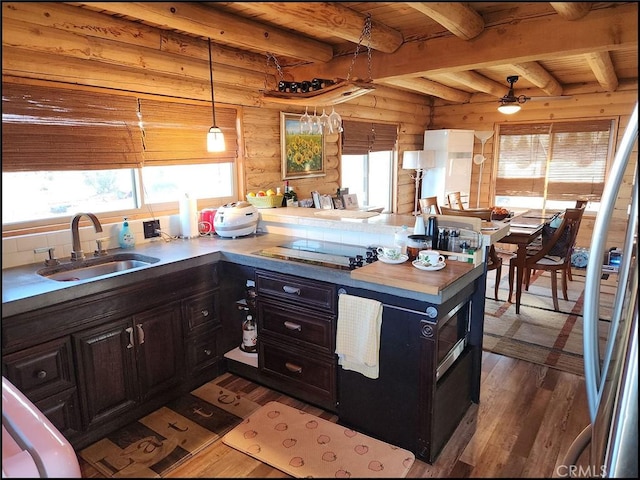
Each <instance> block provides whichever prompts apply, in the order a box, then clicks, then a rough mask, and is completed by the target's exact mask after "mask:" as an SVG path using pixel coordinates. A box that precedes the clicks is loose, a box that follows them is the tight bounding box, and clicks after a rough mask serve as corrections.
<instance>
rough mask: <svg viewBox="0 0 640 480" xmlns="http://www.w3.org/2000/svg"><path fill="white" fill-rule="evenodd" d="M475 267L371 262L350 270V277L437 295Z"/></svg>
mask: <svg viewBox="0 0 640 480" xmlns="http://www.w3.org/2000/svg"><path fill="white" fill-rule="evenodd" d="M474 268H475V267H474V265H473V264H472V263H466V262H458V261H455V260H452V261H448V262H446V266H445V267H444V268H443V269H442V270H435V271H427V270H419V269H417V268H416V267H414V266H413V265H412V264H411V262H410V261H406V262H404V263H400V264H389V263H383V262H373V263H370V264H369V265H365V266H364V267H361V268H357V269H355V270H352V271H351V278H353V279H355V280H362V281H365V282H372V283H378V284H381V285H388V286H390V287H396V288H404V289H408V290H413V291H416V292H421V293H427V294H430V295H438V294H440V292H442V291H443V290H445V289H446V288H447V287H449V286H450V285H452V284H453V283H454V282H456V281H457V280H459V279H460V278H461V277H462V276H463V275H465V274H467V273H469V272H470V271H471V270H473V269H474Z"/></svg>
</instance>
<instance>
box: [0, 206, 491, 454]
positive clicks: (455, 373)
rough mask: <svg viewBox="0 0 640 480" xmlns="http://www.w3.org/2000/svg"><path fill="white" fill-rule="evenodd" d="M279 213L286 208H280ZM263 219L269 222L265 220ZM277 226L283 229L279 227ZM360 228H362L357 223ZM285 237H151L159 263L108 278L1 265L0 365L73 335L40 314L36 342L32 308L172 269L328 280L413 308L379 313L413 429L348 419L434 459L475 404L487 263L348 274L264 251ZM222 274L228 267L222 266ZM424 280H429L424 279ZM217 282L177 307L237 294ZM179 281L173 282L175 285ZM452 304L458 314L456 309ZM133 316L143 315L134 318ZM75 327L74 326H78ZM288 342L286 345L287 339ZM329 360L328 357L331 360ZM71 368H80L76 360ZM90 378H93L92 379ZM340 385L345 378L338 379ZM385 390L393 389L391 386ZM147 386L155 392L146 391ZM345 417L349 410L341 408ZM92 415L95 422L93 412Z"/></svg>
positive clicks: (186, 273) (380, 225)
mask: <svg viewBox="0 0 640 480" xmlns="http://www.w3.org/2000/svg"><path fill="white" fill-rule="evenodd" d="M274 210H283V211H284V210H296V212H289V213H287V216H291V215H293V214H295V213H299V212H302V211H303V210H306V209H274ZM309 210H311V209H309ZM282 213H283V214H284V213H285V212H282ZM304 213H305V214H309V213H311V212H306V211H305V212H304ZM273 216H274V214H273V213H270V214H268V215H267V214H265V217H267V218H269V217H273ZM388 217H394V216H388ZM296 218H297V223H298V224H300V223H305V222H308V223H313V224H314V227H315V224H316V223H317V224H318V225H322V224H323V223H324V222H330V223H331V224H332V225H331V226H332V227H333V226H334V225H335V224H336V223H337V224H339V225H341V224H342V222H341V221H340V220H338V221H336V220H326V219H317V218H315V217H305V216H298V217H296ZM305 218H306V219H305ZM405 221H406V219H403V218H399V219H398V218H391V219H390V218H386V219H385V218H384V217H383V216H381V218H379V219H376V220H372V219H371V218H368V219H366V220H364V221H362V222H353V221H347V222H345V226H346V227H347V230H351V231H360V232H362V231H363V230H367V228H368V227H370V230H368V231H367V232H366V233H367V235H374V236H375V235H378V238H386V237H384V236H385V235H387V236H388V235H389V234H391V235H392V232H393V231H394V230H393V229H395V228H396V226H397V223H398V222H405ZM365 222H366V223H365ZM265 223H266V224H267V225H268V223H269V221H266V222H265ZM280 225H281V226H282V224H280ZM356 225H357V227H358V228H355V227H356ZM318 228H319V227H318ZM324 228H325V231H326V230H331V231H334V232H335V231H336V229H333V228H329V229H327V224H326V223H324ZM293 230H294V232H293V233H300V231H299V230H295V229H293ZM376 230H379V231H376ZM283 233H291V232H283ZM308 234H309V232H307V235H308ZM291 238H292V237H291V236H290V235H285V234H282V233H258V234H255V235H250V236H246V237H240V238H236V239H230V238H220V237H201V238H197V239H191V240H174V241H172V242H153V243H149V244H146V245H140V246H137V247H136V249H135V251H136V252H139V253H141V254H144V255H148V256H153V257H157V258H159V259H160V261H158V262H156V263H154V264H151V265H148V266H145V267H142V268H139V269H134V270H132V271H129V272H121V273H114V274H110V275H107V276H106V277H104V278H98V279H93V280H80V281H74V282H55V281H52V280H50V279H46V278H43V277H40V276H38V275H37V274H36V273H35V271H36V270H37V269H38V268H40V267H41V266H40V265H30V266H24V267H17V268H12V269H6V270H4V271H3V326H2V330H3V332H2V333H3V339H2V341H3V371H5V368H4V366H5V363H4V357H5V353H7V354H14V356H15V355H18V354H19V352H21V351H25V350H29V349H34V348H36V349H37V348H38V345H39V343H38V342H39V341H40V340H43V341H44V340H46V341H47V342H49V344H51V342H55V341H56V338H54V337H55V336H56V335H58V336H61V335H66V334H67V333H69V332H65V331H61V330H59V329H57V328H56V325H55V319H53V318H52V319H50V320H42V319H39V320H38V321H39V322H40V323H39V324H34V325H33V326H34V327H37V325H41V326H44V327H45V328H44V330H45V331H46V334H47V335H48V337H47V338H46V339H44V338H41V339H40V340H38V335H33V334H32V333H31V334H29V332H33V331H38V329H37V328H36V329H35V330H34V329H33V328H31V327H30V326H29V325H28V324H26V323H24V322H25V319H29V318H36V317H38V312H39V311H41V310H42V309H45V310H46V309H53V310H56V311H57V309H58V305H60V308H59V310H61V311H62V310H64V307H65V306H67V305H73V304H74V302H75V301H78V299H83V298H94V297H95V298H102V297H101V296H106V295H108V292H110V291H113V292H119V291H121V290H122V291H125V290H132V291H133V290H135V289H136V288H139V287H138V285H143V284H151V283H153V281H154V279H155V278H158V279H160V278H174V276H176V275H178V276H179V277H178V278H183V279H188V278H189V277H190V275H191V273H190V272H192V271H193V272H196V271H198V272H200V273H199V274H198V276H197V277H195V279H198V278H201V276H202V274H203V273H202V272H206V271H207V269H209V268H214V266H216V265H218V267H216V268H224V265H229V266H238V267H242V268H243V269H246V270H244V271H247V272H255V274H256V277H254V278H258V277H257V275H258V274H259V273H260V272H263V273H262V274H261V275H264V274H267V275H268V274H270V273H273V274H276V273H277V275H279V276H280V278H281V279H283V281H288V280H290V279H293V280H297V281H299V282H303V283H304V282H305V281H313V282H320V283H321V284H322V285H323V286H324V285H326V288H328V290H327V291H329V292H335V294H337V293H338V292H339V291H353V292H358V293H359V294H361V295H362V296H369V297H371V298H379V299H380V300H381V301H383V302H384V303H385V304H388V305H391V304H393V305H395V306H399V307H401V308H400V310H397V311H402V309H403V308H404V309H406V310H412V311H414V312H416V314H415V315H411V316H404V314H403V316H402V317H398V318H397V320H396V315H395V314H394V313H393V312H394V311H392V310H388V311H385V315H384V321H383V325H384V327H383V331H382V336H381V339H380V342H381V347H380V348H381V361H383V360H382V359H383V358H384V359H385V360H384V361H385V362H386V361H388V360H387V359H389V357H388V354H389V353H392V357H395V359H394V358H391V359H390V360H389V361H392V362H395V361H396V360H397V359H404V361H405V363H404V366H403V368H404V369H405V370H406V371H407V372H412V371H413V372H420V373H411V374H410V375H409V376H408V377H406V378H405V379H404V380H403V383H404V387H403V389H404V391H405V392H410V398H411V399H412V402H413V400H416V402H414V403H416V407H415V408H416V410H415V411H414V413H412V416H410V417H406V418H405V420H403V421H410V422H411V423H412V424H415V425H419V427H412V429H410V430H411V431H410V434H409V436H407V435H405V436H404V437H403V438H395V437H393V438H389V437H386V434H385V429H384V428H383V429H382V430H377V429H376V428H374V427H373V426H372V425H369V424H367V422H366V420H365V419H359V418H356V419H351V420H348V421H347V422H346V423H349V424H350V425H351V426H352V427H353V428H359V429H361V430H362V431H364V432H371V433H372V434H374V436H378V437H380V438H382V439H384V440H387V441H389V442H390V443H394V442H395V443H396V444H400V443H402V444H403V445H402V446H407V447H408V448H410V449H411V450H412V451H414V452H415V453H416V454H417V455H419V456H421V457H422V458H424V459H426V460H427V461H433V459H434V458H435V456H436V455H437V453H438V452H439V451H440V449H441V447H442V446H443V445H444V443H445V442H446V439H447V438H448V437H449V436H450V434H451V433H452V431H453V429H455V426H456V425H457V423H458V421H459V419H460V418H461V417H462V415H463V414H464V412H465V411H466V410H467V408H468V406H469V404H470V403H471V402H477V401H478V400H479V384H480V362H481V353H482V325H483V315H484V286H485V279H486V276H485V268H484V264H479V265H475V264H467V263H463V262H451V263H450V265H448V267H447V268H445V269H444V270H442V271H440V272H421V271H417V270H416V271H413V270H415V269H413V267H411V265H410V264H408V263H407V264H405V265H386V264H384V265H383V264H382V263H381V262H374V263H372V264H370V265H366V266H364V267H362V268H360V269H356V270H353V271H348V270H346V271H345V270H342V269H335V268H328V267H321V266H317V265H309V264H305V263H298V262H294V261H289V260H282V259H277V258H268V257H264V256H262V255H260V251H261V250H263V249H265V248H269V247H277V246H278V245H282V244H283V242H287V241H290V240H291ZM331 240H332V241H334V240H336V238H332V239H331ZM340 240H342V238H340ZM383 242H384V240H381V241H380V242H379V243H378V244H382V243H383ZM367 243H368V242H367ZM367 269H369V270H372V271H373V270H375V271H373V272H372V273H373V274H372V275H365V273H366V271H367ZM402 269H405V270H404V271H405V274H399V272H400V271H401V270H402ZM222 271H223V272H224V269H223V270H222ZM416 274H420V275H419V276H417V277H413V278H414V279H413V280H411V278H412V276H415V275H416ZM220 277H221V278H220V279H219V281H220V285H223V284H224V282H225V281H226V279H225V278H222V277H224V275H221V276H220ZM202 278H205V277H202ZM394 278H397V281H394V280H393V279H394ZM427 279H429V280H428V281H427ZM438 279H439V280H438ZM198 281H200V280H198ZM202 281H205V280H202ZM207 281H208V280H207ZM217 281H218V280H215V281H214V283H213V284H212V285H211V286H210V287H207V289H213V290H206V291H202V292H200V291H199V290H198V288H197V287H196V288H194V289H193V292H192V295H191V297H192V298H187V297H186V296H185V295H188V291H185V293H184V294H181V295H182V296H181V297H180V298H183V300H180V298H178V299H177V300H178V301H179V302H181V304H182V305H183V307H182V309H183V312H185V310H184V309H185V308H188V306H189V305H191V303H193V302H195V305H198V304H199V303H198V302H200V301H202V300H201V299H202V298H204V299H207V298H209V297H210V296H211V295H213V296H215V297H216V298H217V300H216V301H217V302H221V303H229V302H233V301H234V300H236V299H233V298H225V295H221V294H219V293H216V291H217V288H218V287H216V282H217ZM158 285H159V286H158V287H157V288H159V289H162V288H163V287H162V286H161V285H162V282H161V283H160V284H158ZM176 285H179V283H176ZM140 288H141V287H140ZM165 288H166V287H165ZM221 288H222V287H221ZM123 289H125V290H123ZM176 289H179V287H178V286H176ZM183 290H184V288H183ZM169 292H170V290H168V291H167V294H169ZM196 293H197V295H196ZM167 294H165V295H167ZM169 296H170V295H167V297H169ZM132 298H133V297H132ZM212 298H213V297H212ZM336 303H337V302H336ZM285 304H286V302H285ZM122 308H123V312H124V313H126V308H124V307H122ZM285 310H286V309H285ZM285 310H282V309H280V310H277V311H278V312H284V311H285ZM454 310H455V312H453V311H454ZM316 311H317V310H314V307H311V309H310V313H315V312H316ZM434 312H436V313H434ZM451 312H453V314H451ZM337 313H338V312H337V311H336V310H331V311H327V312H326V314H324V315H325V317H326V318H327V319H328V321H329V325H330V328H331V329H332V330H331V332H333V333H332V335H333V337H331V339H330V343H329V344H328V350H327V352H329V353H330V356H331V358H330V357H329V353H327V354H326V355H325V356H324V357H323V361H324V362H325V363H324V365H329V363H330V362H335V359H333V353H332V352H333V349H334V347H335V343H334V341H335V323H336V320H337ZM285 314H286V312H285ZM136 315H138V316H139V314H136ZM167 315H171V312H170V311H169V312H167ZM453 317H455V319H456V320H455V321H454V322H453V324H454V325H456V327H458V326H461V325H462V327H460V328H462V329H463V336H464V342H463V343H462V346H461V347H460V344H458V349H459V352H458V355H457V357H456V359H455V361H454V363H453V365H451V366H449V367H448V368H447V371H446V372H444V373H443V372H440V373H439V372H438V366H439V364H440V362H441V361H443V358H442V357H439V356H438V343H439V340H440V339H439V335H440V333H441V332H440V327H439V325H440V324H442V325H444V324H445V323H446V319H450V318H453ZM134 318H135V317H134ZM167 318H170V317H167ZM309 318H311V317H309ZM259 320H260V316H259ZM185 321H187V320H185ZM27 322H28V320H27ZM46 322H49V325H47V324H46ZM223 322H224V319H223ZM188 325H190V323H185V324H184V326H183V330H184V329H185V328H186V329H188V328H190V327H188ZM394 326H398V327H399V328H401V329H402V331H403V332H404V333H403V335H405V336H406V335H408V336H409V337H410V338H408V337H407V338H406V339H405V340H401V343H400V344H398V343H397V342H398V338H399V337H398V335H397V329H396V328H394ZM92 327H94V329H93V330H88V333H90V334H91V335H85V334H81V332H79V331H78V332H77V333H75V334H74V335H72V337H71V338H72V340H73V341H75V342H76V344H77V345H78V348H80V347H81V346H83V348H84V349H85V351H86V353H87V354H89V353H94V352H92V351H91V350H88V349H89V348H90V347H89V346H90V345H91V343H86V342H87V341H90V340H91V339H92V338H94V335H97V336H96V337H95V338H96V339H97V338H102V337H101V336H100V335H102V334H101V333H100V331H98V330H99V329H100V328H102V327H100V325H98V324H95V325H92ZM125 327H126V324H123V326H122V328H123V329H124V328H125ZM74 328H80V327H79V326H75V327H74ZM198 328H199V327H198ZM215 328H216V329H215V330H211V332H214V331H217V332H218V335H221V333H220V327H219V326H218V327H215ZM225 328H227V327H226V326H225V325H224V324H223V325H222V330H224V329H225ZM389 328H391V330H389ZM205 331H209V330H206V329H205V330H199V331H198V330H195V331H194V333H192V334H189V335H190V336H189V335H187V333H188V331H185V332H184V333H183V334H182V335H184V338H185V341H187V342H188V341H191V340H190V339H193V342H198V341H205V340H206V335H205V336H203V335H202V332H205ZM179 332H180V329H176V334H177V335H181V334H180V333H179ZM198 332H200V333H198ZM212 334H213V333H212ZM264 337H265V342H263V343H264V344H265V345H267V344H269V343H268V342H267V341H266V340H267V337H268V335H267V334H266V333H265V335H264ZM259 338H260V337H259ZM270 341H271V345H272V348H277V347H278V346H279V345H278V341H279V338H278V336H277V335H274V336H272V337H271V338H270ZM83 342H84V343H83ZM403 342H404V343H403ZM284 343H286V341H285V342H284ZM290 343H291V345H292V346H293V350H295V345H293V342H290ZM60 345H61V344H55V345H54V346H55V347H56V348H62V347H60ZM402 345H404V346H405V350H406V351H404V352H403V349H402V348H400V347H401V346H402ZM389 346H392V348H389ZM225 348H226V347H225ZM323 348H326V347H323ZM62 351H63V352H64V353H65V355H71V354H70V353H69V352H70V348H68V347H67V345H66V344H65V345H64V348H63V350H62ZM272 351H274V350H272ZM176 352H178V353H177V354H179V351H178V350H176ZM222 353H224V352H222ZM267 353H268V352H267ZM276 353H277V354H278V355H281V354H282V355H284V354H283V353H282V352H281V351H279V350H278V351H277V352H276ZM285 353H287V352H285ZM445 353H446V352H445ZM261 358H262V357H261ZM265 358H267V359H268V358H269V357H268V356H267V357H265ZM327 359H329V360H328V361H327ZM263 360H264V359H263ZM407 360H410V361H411V362H414V365H413V366H412V365H407V364H406V361H407ZM209 363H211V362H209ZM230 363H232V362H230ZM329 366H330V365H329ZM77 367H78V368H80V367H79V366H77ZM334 367H336V368H335V369H333V370H331V369H330V370H329V371H330V372H331V371H332V372H333V373H332V374H330V377H331V378H330V381H332V382H336V384H337V382H338V378H337V377H338V375H337V373H338V371H337V366H336V365H334ZM331 368H333V367H331ZM385 368H386V367H385ZM266 370H268V369H267V368H265V365H259V368H258V371H259V373H262V374H263V375H262V376H261V377H260V378H263V379H266V381H267V382H268V379H269V378H273V377H274V376H273V375H271V377H269V372H267V371H266ZM212 371H215V370H212ZM265 373H266V375H265ZM395 376H396V378H397V379H401V378H403V377H402V376H401V375H395ZM179 377H180V375H179V374H178V372H176V376H174V377H172V378H171V380H172V382H173V383H169V384H168V385H173V388H174V389H175V391H176V392H178V391H180V388H175V385H176V383H175V381H176V380H177V381H179ZM280 377H282V378H281V379H280V380H279V382H280V383H277V384H276V385H275V386H276V387H278V388H279V389H282V390H284V391H287V388H288V386H289V383H287V380H288V379H287V378H286V377H284V376H283V375H280ZM87 378H90V376H89V377H87ZM345 378H346V377H345ZM332 379H333V380H332ZM340 381H345V380H344V379H341V380H340ZM298 383H299V382H298ZM379 385H383V382H380V384H379ZM74 388H75V387H74ZM77 388H78V390H79V391H80V392H81V393H82V390H83V388H86V385H78V386H77ZM341 388H342V390H343V391H344V392H346V391H347V388H346V387H345V386H344V385H343V386H342V387H341ZM341 388H334V390H329V391H330V393H331V395H334V396H331V395H328V396H326V397H322V399H321V401H322V402H325V401H327V402H330V403H326V404H325V403H322V406H323V407H324V408H328V409H329V410H331V409H333V410H334V411H337V412H338V414H339V415H340V411H341V408H342V407H341V405H345V408H346V405H347V404H348V402H346V401H345V402H344V403H341V394H340V391H341ZM385 388H386V387H385ZM390 388H394V387H393V386H391V387H390ZM149 391H150V392H151V391H152V390H149ZM298 391H303V390H298V389H296V388H293V390H291V394H292V395H294V396H295V394H296V392H298ZM439 392H441V393H439ZM165 394H166V392H165ZM83 395H84V396H82V398H85V397H87V395H88V393H87V392H84V394H83ZM301 398H303V397H301ZM380 398H384V397H380ZM408 398H409V397H408ZM327 399H328V400H327ZM345 399H346V397H345ZM452 399H453V403H452ZM312 400H313V399H312ZM385 401H386V400H385ZM331 402H333V403H331ZM312 403H313V402H312ZM318 404H320V402H318ZM438 405H440V407H438ZM77 408H78V409H79V410H82V409H86V408H87V402H86V401H85V402H83V403H82V404H81V405H79V406H78V407H77ZM386 408H404V407H398V405H394V404H393V402H392V401H391V400H389V404H388V405H387V406H386ZM443 409H444V410H443ZM405 410H406V408H405ZM443 412H444V413H447V415H444V416H443ZM345 415H347V414H346V410H345ZM445 417H446V418H447V419H448V420H446V421H445V424H442V423H440V424H439V423H438V421H441V420H442V419H444V418H445ZM85 418H86V413H85ZM96 418H98V417H96ZM345 418H346V417H345ZM437 419H440V420H437ZM98 420H101V419H100V418H98ZM85 423H86V422H85ZM97 424H99V422H96V425H97ZM100 425H101V427H100V428H101V430H99V431H100V432H102V433H104V432H105V431H107V427H105V426H104V424H100ZM90 426H91V425H89V427H90ZM75 428H79V429H82V428H87V425H83V424H82V422H80V424H79V425H75ZM405 430H406V429H405ZM83 438H85V440H86V439H88V438H93V437H91V436H86V435H85V436H84V437H83Z"/></svg>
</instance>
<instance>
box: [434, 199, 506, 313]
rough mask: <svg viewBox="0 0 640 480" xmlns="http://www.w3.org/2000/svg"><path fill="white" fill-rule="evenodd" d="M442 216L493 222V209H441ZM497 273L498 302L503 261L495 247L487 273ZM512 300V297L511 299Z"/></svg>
mask: <svg viewBox="0 0 640 480" xmlns="http://www.w3.org/2000/svg"><path fill="white" fill-rule="evenodd" d="M440 211H441V212H442V215H457V216H459V217H474V218H480V219H482V220H487V221H490V220H491V211H492V209H491V208H473V209H471V210H460V209H457V208H449V207H444V206H443V207H440ZM491 270H495V271H496V280H495V286H494V298H495V299H496V301H497V300H498V287H499V286H500V278H502V259H501V258H500V256H499V255H498V252H496V247H495V245H493V244H492V245H491V246H490V247H489V253H488V255H487V271H491ZM509 298H511V297H509Z"/></svg>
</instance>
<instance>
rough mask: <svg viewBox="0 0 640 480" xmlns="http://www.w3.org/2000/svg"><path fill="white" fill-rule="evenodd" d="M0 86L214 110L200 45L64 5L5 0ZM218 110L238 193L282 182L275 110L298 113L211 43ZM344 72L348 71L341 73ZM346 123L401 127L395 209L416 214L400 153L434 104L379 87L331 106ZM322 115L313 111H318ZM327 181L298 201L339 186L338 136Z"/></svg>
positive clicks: (261, 74) (241, 56) (415, 138)
mask: <svg viewBox="0 0 640 480" xmlns="http://www.w3.org/2000/svg"><path fill="white" fill-rule="evenodd" d="M2 13H3V44H2V46H3V68H2V73H3V80H4V81H23V82H24V81H27V82H28V81H34V80H36V81H40V80H45V81H50V82H57V83H59V84H60V85H61V86H64V87H66V88H69V87H70V86H74V85H77V86H87V87H100V88H105V89H111V90H113V91H114V92H118V93H121V92H133V93H140V94H150V95H157V96H161V97H162V96H169V97H173V98H184V99H189V100H201V101H203V102H208V103H210V101H211V94H210V84H209V69H208V67H209V64H208V50H207V49H208V45H207V42H206V41H203V40H201V39H199V38H194V37H191V36H187V35H179V34H175V33H172V32H168V31H165V30H161V29H157V28H154V27H151V26H147V25H142V24H139V23H133V22H130V21H127V20H125V19H119V18H114V17H111V16H108V15H103V14H100V13H97V12H93V11H90V10H86V9H78V8H74V7H71V6H69V5H65V4H60V3H55V4H54V3H26V2H25V3H23V2H18V3H8V2H7V3H3V12H2ZM212 45H213V47H212V56H213V64H214V66H213V71H214V85H215V100H216V104H220V105H221V106H222V105H223V104H229V105H234V106H239V107H240V111H239V128H240V132H239V139H240V145H239V152H240V154H239V155H240V156H239V158H238V160H237V163H238V171H239V178H238V185H239V191H238V193H239V196H240V197H242V198H243V196H244V194H245V193H247V192H249V191H256V190H261V189H264V190H266V189H268V188H275V187H277V186H281V185H282V184H283V180H282V174H281V154H280V152H281V150H280V148H281V147H280V112H287V113H299V114H302V113H304V108H300V107H284V108H283V106H282V105H273V104H271V105H270V104H266V103H263V101H262V98H261V95H260V91H261V90H264V88H265V82H270V83H271V84H272V85H275V83H276V82H275V80H274V78H273V75H271V74H269V75H268V74H267V73H266V72H267V66H266V61H265V58H264V57H263V56H260V55H252V54H251V53H248V52H244V51H239V50H235V49H232V48H227V47H223V46H219V45H215V44H212ZM345 73H346V72H345ZM336 111H337V112H338V113H339V114H340V115H341V116H342V118H343V119H361V120H371V121H375V122H380V123H394V124H397V125H398V150H397V158H398V162H397V183H396V185H397V187H396V190H395V191H394V205H393V209H394V212H396V213H408V212H411V211H412V210H413V198H414V189H413V181H412V180H411V178H410V174H411V172H410V171H407V170H402V168H401V165H402V162H401V159H402V153H403V151H404V150H417V149H421V148H422V144H423V133H424V130H425V129H426V128H427V121H428V119H429V115H430V107H429V105H428V100H427V99H426V97H423V96H421V95H416V94H412V93H409V92H402V91H399V90H395V89H390V88H385V87H380V88H379V89H376V91H374V92H373V93H371V94H368V95H365V96H363V97H360V98H357V99H354V100H351V101H350V102H349V103H343V104H340V105H337V106H336ZM320 113H321V111H320V112H318V114H320ZM325 140H326V147H325V152H326V159H325V162H326V164H325V171H326V175H325V176H324V177H314V178H307V179H295V180H291V181H290V185H291V186H292V187H293V188H294V190H295V191H296V192H297V193H298V196H299V197H300V198H305V197H310V196H311V194H310V192H311V191H312V190H317V191H319V192H320V193H327V194H332V193H334V192H335V191H336V189H337V188H338V187H339V186H341V182H340V162H339V158H340V137H339V135H327V136H326V139H325Z"/></svg>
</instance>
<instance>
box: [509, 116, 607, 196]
mask: <svg viewBox="0 0 640 480" xmlns="http://www.w3.org/2000/svg"><path fill="white" fill-rule="evenodd" d="M612 128H613V121H612V120H610V119H597V120H587V121H575V122H553V123H552V122H549V123H540V124H529V125H527V124H521V125H511V124H509V125H501V126H500V130H499V138H500V141H499V157H498V172H497V176H496V195H504V196H520V197H544V198H546V199H551V200H574V199H575V198H576V197H588V198H591V199H592V200H594V201H595V200H599V199H600V197H601V195H602V191H603V189H604V184H605V179H606V170H607V165H608V158H609V156H610V150H611V132H612Z"/></svg>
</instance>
